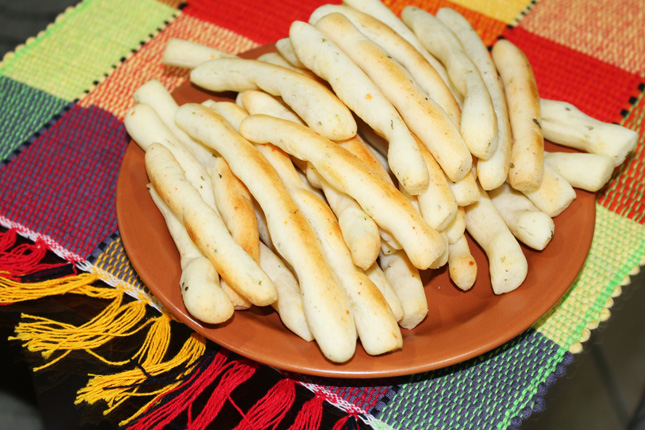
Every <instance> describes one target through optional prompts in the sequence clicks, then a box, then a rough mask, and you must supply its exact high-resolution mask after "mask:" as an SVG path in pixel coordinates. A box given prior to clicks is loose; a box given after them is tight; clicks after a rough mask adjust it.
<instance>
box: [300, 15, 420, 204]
mask: <svg viewBox="0 0 645 430" xmlns="http://www.w3.org/2000/svg"><path fill="white" fill-rule="evenodd" d="M289 38H290V40H291V44H292V45H293V48H294V50H295V52H296V54H297V55H298V58H299V59H300V61H302V62H303V64H305V66H307V67H308V68H309V69H311V70H312V71H313V72H314V73H316V74H317V75H318V76H320V77H321V78H323V79H324V80H326V81H327V82H329V85H330V86H331V87H332V89H333V90H334V92H335V93H336V95H337V96H338V98H340V99H341V100H342V101H343V102H344V103H345V104H346V105H347V107H349V108H350V109H351V110H352V111H353V112H355V113H356V115H358V116H359V117H360V118H361V119H362V120H363V121H365V122H366V123H367V124H369V125H370V126H371V127H372V128H373V129H374V130H375V131H376V132H377V133H379V134H380V135H382V136H384V137H385V138H386V139H387V140H388V142H389V149H388V163H389V165H390V169H391V170H392V172H393V173H394V175H395V176H396V177H397V178H398V179H399V182H400V183H401V184H402V185H403V186H404V187H405V188H406V189H407V190H408V191H409V192H410V193H412V194H418V193H420V192H422V191H424V190H425V189H426V188H427V186H428V172H427V171H426V168H425V164H424V163H423V159H422V158H421V154H420V153H419V146H418V145H417V143H416V141H415V139H414V136H413V135H412V133H411V132H410V130H409V129H408V127H407V125H406V124H405V122H404V121H403V118H401V115H399V113H398V112H397V110H396V109H395V108H394V106H392V103H390V101H389V100H388V99H387V98H386V97H385V95H384V94H383V93H382V92H381V90H380V89H379V88H378V87H377V85H375V84H374V82H372V80H370V78H369V77H368V76H367V75H366V74H365V72H363V70H361V69H360V68H359V67H358V65H356V64H355V63H354V61H352V59H350V57H349V56H348V55H346V54H345V53H344V52H343V51H341V50H340V49H339V47H338V46H337V45H336V44H335V43H334V42H333V41H332V40H330V38H328V37H326V36H325V35H323V34H322V33H321V32H320V31H319V30H318V29H316V28H315V27H314V26H312V25H310V24H307V23H304V22H301V21H295V22H293V23H292V24H291V28H290V30H289Z"/></svg>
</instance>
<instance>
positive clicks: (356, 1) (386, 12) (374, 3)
mask: <svg viewBox="0 0 645 430" xmlns="http://www.w3.org/2000/svg"><path fill="white" fill-rule="evenodd" d="M343 3H345V4H346V5H348V6H351V7H353V8H354V9H357V10H359V11H361V12H363V13H366V14H368V15H371V16H373V17H374V18H376V19H378V20H379V21H381V22H383V23H384V24H386V25H387V26H388V27H390V28H391V29H392V30H394V31H396V32H397V33H398V34H399V35H401V37H403V38H404V39H405V40H407V41H408V42H409V43H410V45H412V46H414V48H415V49H416V50H417V51H419V52H420V53H421V55H423V58H425V59H426V61H428V63H430V64H431V65H432V67H433V68H434V69H435V70H436V71H437V72H438V73H439V75H440V76H441V78H442V79H443V81H444V82H445V83H446V85H448V87H449V88H450V90H451V91H452V92H453V94H454V95H455V96H458V93H457V91H456V90H455V89H454V87H453V85H452V83H451V82H450V78H448V73H447V72H446V69H445V68H444V67H443V65H442V64H441V62H439V60H437V59H436V58H435V57H433V56H432V54H430V53H429V52H428V51H427V49H426V48H425V47H424V46H423V44H422V43H421V42H420V41H419V39H418V38H417V37H416V35H415V34H414V33H413V32H412V30H410V29H409V28H408V27H407V26H406V25H405V23H403V21H401V20H400V19H399V18H398V17H397V16H396V15H395V14H394V12H392V11H391V10H390V9H389V8H388V7H387V6H386V5H385V4H383V3H382V2H381V1H380V0H345V1H344V2H343Z"/></svg>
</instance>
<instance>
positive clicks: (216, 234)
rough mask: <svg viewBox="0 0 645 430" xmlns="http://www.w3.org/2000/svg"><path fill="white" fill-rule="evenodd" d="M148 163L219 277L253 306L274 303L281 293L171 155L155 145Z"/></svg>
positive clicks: (160, 190)
mask: <svg viewBox="0 0 645 430" xmlns="http://www.w3.org/2000/svg"><path fill="white" fill-rule="evenodd" d="M204 109H205V108H204ZM180 110H181V108H180ZM145 163H146V170H147V172H148V177H149V178H150V182H151V183H152V186H153V187H154V189H155V190H156V191H157V193H159V196H160V197H161V198H162V199H163V201H164V202H165V203H166V204H167V205H168V207H169V208H170V210H171V211H172V212H173V214H175V216H176V217H177V218H178V219H179V221H180V222H182V223H183V225H184V226H185V228H186V231H187V232H188V235H189V236H190V238H191V239H192V241H193V242H194V243H195V245H196V246H197V248H199V250H200V251H201V252H202V253H203V254H204V256H206V257H207V258H208V259H209V260H210V262H211V263H212V264H213V266H214V267H215V270H217V273H219V274H220V276H221V277H222V278H223V279H224V280H226V282H227V283H228V284H229V285H230V286H231V287H232V288H234V289H235V290H236V291H237V292H238V293H240V294H242V295H243V296H244V297H246V298H247V299H248V300H249V301H250V302H251V303H253V304H255V305H258V306H266V305H269V304H271V303H273V302H274V301H275V300H276V299H277V298H278V293H277V290H276V288H275V286H274V285H273V282H272V281H271V279H269V277H268V276H267V275H266V274H265V273H264V272H263V271H262V269H261V268H260V266H259V264H258V263H257V262H256V261H255V260H253V258H251V256H249V254H247V253H246V252H245V251H244V250H243V249H242V247H241V246H240V245H238V244H237V242H235V240H234V239H233V238H232V237H231V235H230V233H229V232H228V230H227V228H226V226H225V225H224V223H223V222H222V220H221V218H220V217H219V215H218V214H217V212H216V211H215V210H214V209H213V208H211V207H210V206H208V205H207V204H206V203H205V202H204V200H203V199H202V198H201V197H200V195H199V193H198V192H197V190H196V189H195V188H194V187H193V186H192V185H190V184H189V183H188V182H187V181H186V177H185V175H184V173H183V170H182V169H181V166H180V165H179V163H177V161H176V160H175V158H174V157H173V156H172V153H171V152H170V151H169V150H168V149H166V148H165V147H164V146H163V145H161V144H158V143H153V144H152V145H151V146H150V148H148V151H147V152H146V156H145Z"/></svg>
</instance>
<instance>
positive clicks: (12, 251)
mask: <svg viewBox="0 0 645 430" xmlns="http://www.w3.org/2000/svg"><path fill="white" fill-rule="evenodd" d="M16 240H17V232H16V229H14V228H12V229H9V230H6V231H3V232H0V274H2V275H3V276H4V277H5V278H7V279H11V280H14V281H18V280H20V279H23V280H24V277H25V276H28V275H33V274H35V273H38V272H49V271H54V272H55V271H56V270H57V269H60V268H64V269H67V268H69V267H70V266H71V267H72V268H73V265H71V264H69V263H67V262H62V263H41V261H42V260H43V259H44V258H45V255H46V254H47V245H46V244H45V242H44V241H43V240H42V239H40V238H38V239H36V242H35V243H32V242H29V243H22V244H20V245H18V246H16Z"/></svg>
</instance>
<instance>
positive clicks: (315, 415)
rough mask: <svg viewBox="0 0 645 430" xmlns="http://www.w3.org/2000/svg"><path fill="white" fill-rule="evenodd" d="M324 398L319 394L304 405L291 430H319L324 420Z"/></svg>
mask: <svg viewBox="0 0 645 430" xmlns="http://www.w3.org/2000/svg"><path fill="white" fill-rule="evenodd" d="M324 401H325V399H324V397H323V396H322V395H320V394H318V393H316V395H315V396H314V398H313V399H311V400H309V401H307V402H306V403H305V404H304V405H302V409H300V412H298V415H297V416H296V419H295V421H294V422H293V424H292V425H291V427H289V430H317V429H319V428H320V421H321V419H322V412H323V402H324Z"/></svg>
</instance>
